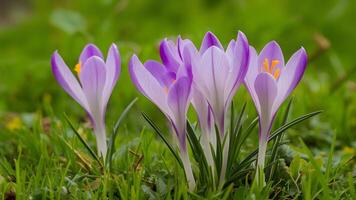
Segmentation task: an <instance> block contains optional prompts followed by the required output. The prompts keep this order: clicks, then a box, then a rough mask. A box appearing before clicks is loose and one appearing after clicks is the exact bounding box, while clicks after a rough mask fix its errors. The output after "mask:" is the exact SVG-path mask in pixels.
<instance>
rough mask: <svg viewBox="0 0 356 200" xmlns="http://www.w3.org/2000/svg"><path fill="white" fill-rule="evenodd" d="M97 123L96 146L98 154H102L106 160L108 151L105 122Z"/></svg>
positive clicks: (95, 131)
mask: <svg viewBox="0 0 356 200" xmlns="http://www.w3.org/2000/svg"><path fill="white" fill-rule="evenodd" d="M95 125H96V126H95V128H94V133H95V137H96V146H97V150H98V155H99V156H102V157H103V158H104V160H105V158H106V152H107V144H106V129H105V123H104V122H100V123H97V124H95Z"/></svg>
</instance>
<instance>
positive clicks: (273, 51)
mask: <svg viewBox="0 0 356 200" xmlns="http://www.w3.org/2000/svg"><path fill="white" fill-rule="evenodd" d="M265 59H268V62H269V65H271V62H272V60H278V61H279V63H278V64H276V65H275V69H276V68H282V67H283V66H284V58H283V53H282V50H281V47H280V46H279V45H278V43H277V42H276V41H272V42H269V43H268V44H267V45H266V46H265V47H264V48H263V49H262V51H261V53H260V55H259V58H258V67H259V68H260V69H262V67H263V66H264V65H263V63H264V62H265Z"/></svg>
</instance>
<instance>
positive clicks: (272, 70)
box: [262, 58, 281, 79]
mask: <svg viewBox="0 0 356 200" xmlns="http://www.w3.org/2000/svg"><path fill="white" fill-rule="evenodd" d="M279 63H280V62H279V60H272V61H271V65H270V63H269V60H268V58H265V59H264V60H263V67H262V70H264V71H265V72H267V73H269V74H271V75H272V76H273V77H274V78H275V79H277V78H278V77H279V75H280V73H281V69H280V68H276V65H278V64H279Z"/></svg>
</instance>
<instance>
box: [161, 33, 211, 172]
mask: <svg viewBox="0 0 356 200" xmlns="http://www.w3.org/2000/svg"><path fill="white" fill-rule="evenodd" d="M196 52H197V49H196V47H195V46H194V44H193V43H192V42H191V41H190V40H188V39H184V40H183V39H181V37H178V38H177V42H176V43H175V42H173V41H171V40H167V39H165V40H163V41H162V42H161V44H160V56H161V60H162V62H163V63H164V66H165V67H166V69H167V71H169V72H171V73H174V74H176V73H177V72H178V70H179V69H180V68H183V69H184V70H183V71H186V73H189V74H191V73H192V72H191V54H194V53H196ZM191 95H192V98H191V103H192V105H193V107H194V109H195V111H196V112H197V114H198V120H199V125H200V127H201V131H202V135H201V140H200V142H201V144H202V147H203V150H204V154H205V157H206V158H207V160H208V163H209V165H210V166H211V167H213V165H214V160H213V156H212V153H211V148H210V143H212V144H215V142H214V138H215V135H214V134H212V133H211V132H212V127H213V123H214V121H213V116H212V111H211V108H210V106H209V104H208V101H207V100H206V98H205V97H204V96H203V94H201V92H200V91H199V90H198V89H197V87H196V86H195V85H194V84H193V85H192V92H191Z"/></svg>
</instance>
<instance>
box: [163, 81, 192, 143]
mask: <svg viewBox="0 0 356 200" xmlns="http://www.w3.org/2000/svg"><path fill="white" fill-rule="evenodd" d="M190 91H191V80H189V78H188V77H181V78H180V79H178V80H177V81H176V82H175V83H174V84H173V85H172V87H171V88H170V89H169V91H168V99H167V103H168V106H169V108H170V109H171V111H172V114H173V115H171V116H170V118H171V119H172V122H173V124H174V127H175V128H176V134H177V137H178V138H179V142H180V145H181V147H182V148H186V144H185V127H186V125H185V124H186V113H187V110H188V106H189V102H190Z"/></svg>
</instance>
